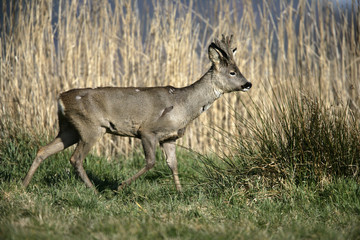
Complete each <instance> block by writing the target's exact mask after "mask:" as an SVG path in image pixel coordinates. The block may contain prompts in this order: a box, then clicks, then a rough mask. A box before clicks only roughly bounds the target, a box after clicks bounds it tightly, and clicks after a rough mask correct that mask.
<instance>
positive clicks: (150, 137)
mask: <svg viewBox="0 0 360 240" xmlns="http://www.w3.org/2000/svg"><path fill="white" fill-rule="evenodd" d="M141 143H142V145H143V148H144V153H145V161H146V166H145V167H144V168H142V169H141V170H140V171H139V172H137V173H136V174H135V175H134V176H132V177H131V178H129V179H127V180H126V181H124V182H122V183H121V185H120V186H119V187H118V191H121V190H122V189H123V188H124V187H126V186H127V185H130V184H131V183H132V182H133V181H135V180H136V179H138V178H139V177H140V176H141V175H143V174H144V173H146V172H147V171H149V170H150V169H151V168H153V167H154V165H155V151H156V143H157V139H156V136H155V135H154V134H144V133H143V134H141Z"/></svg>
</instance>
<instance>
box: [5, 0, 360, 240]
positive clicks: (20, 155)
mask: <svg viewBox="0 0 360 240" xmlns="http://www.w3.org/2000/svg"><path fill="white" fill-rule="evenodd" d="M10 2H11V3H9V1H3V4H2V8H1V9H2V10H3V13H4V14H2V23H3V24H2V26H1V36H0V46H1V47H0V58H1V60H0V72H1V74H0V239H359V236H360V227H359V226H360V179H359V176H360V175H359V169H360V124H359V119H360V117H359V116H360V114H359V105H360V98H359V96H360V81H359V76H360V60H359V59H360V48H359V44H358V43H359V42H360V34H359V32H360V31H359V23H360V14H359V4H358V3H355V1H353V6H352V8H351V10H347V11H345V10H344V9H341V8H338V7H337V5H336V4H335V3H333V2H327V1H306V0H300V1H298V2H296V4H293V5H290V4H288V1H282V0H281V1H274V2H272V3H270V2H269V1H257V3H258V5H256V4H254V2H255V1H247V0H245V1H221V3H220V1H219V2H217V1H213V2H212V4H211V6H212V8H211V9H207V11H205V12H204V11H203V12H202V11H200V8H201V7H203V6H200V5H198V4H197V2H196V1H194V2H192V1H190V3H189V4H188V5H187V4H183V3H182V2H180V1H164V2H163V1H160V0H159V1H153V4H154V6H153V7H154V8H153V12H152V14H150V13H149V12H146V11H145V12H146V14H143V15H141V14H140V12H139V11H138V10H139V9H138V6H137V5H136V4H131V3H130V1H129V2H128V1H114V4H109V3H108V2H107V1H60V4H56V3H55V2H56V1H41V0H39V1H36V3H34V2H31V1H24V3H23V4H19V3H21V1H15V2H13V1H10ZM32 3H34V4H32ZM280 13H281V14H280ZM222 33H225V34H230V33H233V34H234V37H235V41H237V47H238V53H237V55H236V59H237V63H238V65H239V68H240V70H241V71H242V72H243V74H244V75H245V76H246V77H247V78H248V79H249V80H250V81H251V82H252V83H253V84H254V85H253V88H252V89H251V91H249V92H248V93H246V94H232V95H227V96H224V97H223V99H222V100H219V101H217V102H216V103H215V104H214V105H213V106H212V107H211V109H209V111H208V112H206V113H205V114H203V115H202V116H201V117H200V118H199V119H197V120H196V121H194V122H193V123H192V124H191V125H190V126H189V128H188V129H187V131H186V133H185V137H184V138H183V139H182V140H181V141H179V142H178V147H177V151H178V160H179V173H180V180H181V182H182V184H183V188H184V191H183V192H182V193H177V192H176V191H175V186H174V184H173V180H172V176H171V172H170V170H169V169H168V168H167V166H166V163H165V161H164V159H163V156H162V154H161V152H160V151H158V153H157V164H156V165H155V167H154V169H152V170H151V171H149V172H148V173H147V174H146V175H145V176H143V177H141V178H139V179H138V180H137V181H136V182H134V183H133V184H132V185H131V186H129V187H128V188H126V189H124V190H123V191H122V192H117V191H115V189H117V186H118V185H119V184H120V183H121V182H122V181H123V180H124V179H127V178H128V177H129V176H132V175H133V174H134V173H135V172H136V171H138V170H139V169H140V168H141V167H143V165H144V160H143V154H142V151H141V149H140V146H139V144H138V143H139V142H137V141H134V140H129V139H125V138H119V137H112V136H105V137H104V138H103V139H102V140H101V141H99V144H98V145H97V146H96V147H95V148H94V149H93V151H92V152H91V154H89V155H88V156H87V158H86V159H85V163H84V167H85V170H86V171H87V173H88V175H89V177H90V178H91V180H92V181H93V183H94V185H95V186H96V187H97V189H98V190H99V194H94V193H93V191H92V190H90V189H87V188H86V187H85V185H84V184H83V183H82V181H81V180H80V179H79V178H78V177H77V175H76V173H75V171H74V170H73V168H72V166H71V164H70V163H69V159H70V156H71V153H72V151H73V147H71V148H69V149H67V150H66V151H64V152H61V153H59V154H56V155H54V156H52V157H50V158H49V159H47V160H46V161H45V162H44V163H42V164H41V165H40V167H39V169H38V171H37V172H36V173H35V175H34V178H33V180H32V182H31V183H30V185H29V187H28V189H24V188H23V187H22V185H21V180H22V179H23V178H24V176H25V175H26V173H27V171H28V170H29V167H30V165H31V163H32V161H33V159H34V157H35V154H36V151H37V150H38V149H39V147H40V146H42V145H45V144H46V143H47V142H48V141H49V140H50V139H51V138H52V137H53V136H54V135H55V134H56V131H57V120H56V104H55V102H56V96H57V95H58V94H59V92H62V91H65V90H68V89H70V88H74V87H97V86H105V85H106V86H130V85H132V86H154V85H168V84H171V85H174V86H176V87H180V86H185V85H187V84H189V83H192V82H193V81H195V80H197V79H198V78H199V77H200V76H201V74H202V73H204V72H205V71H206V70H207V69H208V67H209V61H208V58H207V47H208V45H209V43H210V42H211V41H212V39H213V38H214V37H215V36H219V35H220V34H222Z"/></svg>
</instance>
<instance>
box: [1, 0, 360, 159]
mask: <svg viewBox="0 0 360 240" xmlns="http://www.w3.org/2000/svg"><path fill="white" fill-rule="evenodd" d="M138 4H139V3H137V2H132V1H123V0H115V1H113V2H109V1H89V0H85V1H76V0H73V1H65V0H59V1H45V0H38V1H3V3H2V13H3V14H2V26H1V35H0V45H1V47H0V59H1V60H0V72H1V74H0V89H1V93H0V118H1V122H2V125H1V126H2V128H5V125H4V124H3V123H4V122H5V121H11V122H15V123H16V124H18V125H21V126H22V127H23V128H25V129H26V130H27V131H35V132H44V133H50V135H55V134H56V131H57V120H56V112H57V110H56V97H57V95H58V94H59V93H60V92H62V91H65V90H68V89H70V88H78V87H98V86H130V85H131V86H155V85H169V84H171V85H174V86H176V87H181V86H185V85H187V84H190V83H192V82H194V81H195V80H197V79H198V78H199V77H201V75H202V74H203V73H204V72H205V71H206V70H207V68H209V61H208V59H207V46H208V45H209V43H210V42H211V41H212V39H213V38H214V37H216V36H219V35H221V34H223V33H224V34H234V37H235V41H236V42H237V47H238V53H237V55H236V59H237V63H238V65H239V68H240V69H241V71H242V72H243V74H244V75H245V76H246V77H247V78H248V79H249V80H250V81H251V82H252V83H253V86H254V87H253V88H252V89H251V91H250V92H249V93H248V94H231V95H228V96H226V97H225V98H224V99H223V100H219V101H217V102H216V103H215V104H214V106H213V107H212V109H211V110H210V111H208V112H206V113H205V114H204V115H203V116H201V117H200V118H199V119H197V120H195V121H194V123H193V124H191V126H190V127H189V129H188V130H187V133H186V135H185V137H184V138H183V139H182V140H181V141H180V144H181V145H184V146H187V147H190V148H193V149H195V150H201V151H203V150H205V149H208V148H209V147H214V146H216V144H215V143H216V142H215V140H214V139H217V138H219V137H221V136H219V135H217V133H216V131H214V129H213V126H220V127H221V128H223V129H225V130H227V131H234V130H235V129H236V126H235V124H234V122H233V120H232V118H231V115H232V111H231V109H230V108H229V105H230V106H233V107H234V108H236V110H237V112H238V113H239V114H242V116H243V117H244V118H245V119H247V118H251V116H253V114H252V113H251V111H250V112H249V111H248V110H245V109H244V108H243V107H242V106H241V104H240V100H241V101H242V102H244V103H245V104H246V103H249V102H250V98H249V95H251V98H252V100H253V101H254V102H255V103H256V106H257V107H259V108H261V109H262V111H264V112H268V114H275V113H276V112H274V103H275V102H276V101H286V99H287V98H288V95H287V94H285V95H277V94H276V92H277V91H275V90H278V89H282V90H283V91H285V92H287V93H288V94H289V95H290V94H292V93H294V94H298V93H301V94H304V93H311V94H313V95H316V96H318V97H319V99H321V101H322V102H324V103H325V104H326V105H327V106H332V105H337V106H340V105H341V106H346V107H348V108H346V109H349V110H351V111H352V112H354V113H356V114H357V113H358V112H359V106H360V105H359V104H360V99H359V93H360V91H359V90H360V81H359V79H360V45H359V42H360V34H359V32H360V24H359V23H360V14H359V5H358V4H356V3H355V1H353V6H352V10H350V11H345V10H344V9H342V8H339V7H338V6H337V5H336V4H334V3H332V2H326V1H308V0H300V1H299V2H298V4H288V1H283V0H280V1H275V2H270V3H269V2H268V1H260V3H259V5H256V4H254V3H253V1H250V0H244V1H230V0H229V1H221V2H217V1H213V2H212V3H211V4H209V5H207V6H209V7H208V9H207V10H206V11H200V10H199V6H198V5H196V4H195V3H193V2H192V1H190V3H189V4H188V5H187V4H184V3H182V2H181V1H161V0H156V1H153V6H152V7H149V8H148V11H146V10H144V11H142V12H140V11H139V7H138ZM200 7H203V6H200ZM150 11H151V12H150ZM275 53H276V54H275ZM2 130H5V129H2ZM213 136H215V137H213ZM136 144H138V142H137V141H135V140H133V139H130V140H129V139H123V138H117V137H113V136H106V137H105V140H104V141H100V142H99V144H98V145H97V146H96V148H95V149H96V151H98V152H99V151H100V150H101V152H102V153H104V154H111V153H125V154H128V153H129V151H130V150H131V149H132V148H133V147H134V145H136Z"/></svg>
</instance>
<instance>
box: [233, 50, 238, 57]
mask: <svg viewBox="0 0 360 240" xmlns="http://www.w3.org/2000/svg"><path fill="white" fill-rule="evenodd" d="M236 51H237V48H234V49H233V50H232V52H233V56H234V57H235V55H236Z"/></svg>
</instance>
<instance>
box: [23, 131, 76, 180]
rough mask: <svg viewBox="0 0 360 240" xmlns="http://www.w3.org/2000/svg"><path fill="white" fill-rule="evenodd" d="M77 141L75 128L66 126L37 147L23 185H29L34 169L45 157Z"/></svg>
mask: <svg viewBox="0 0 360 240" xmlns="http://www.w3.org/2000/svg"><path fill="white" fill-rule="evenodd" d="M78 141H79V135H78V133H77V132H76V131H75V129H72V128H67V129H66V130H63V131H60V132H59V134H58V136H57V137H56V138H55V139H54V140H53V141H52V142H51V143H49V144H48V145H46V146H44V147H41V148H40V149H39V151H38V152H37V154H36V157H35V159H34V162H33V163H32V165H31V167H30V170H29V172H28V173H27V175H26V177H25V178H24V180H23V185H24V186H25V187H27V186H28V185H29V183H30V181H31V179H32V177H33V175H34V173H35V171H36V169H37V168H38V167H39V166H40V164H41V163H42V162H43V161H44V160H45V159H46V158H48V157H49V156H51V155H53V154H55V153H58V152H60V151H61V150H64V149H65V148H67V147H69V146H71V145H73V144H75V143H77V142H78Z"/></svg>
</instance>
